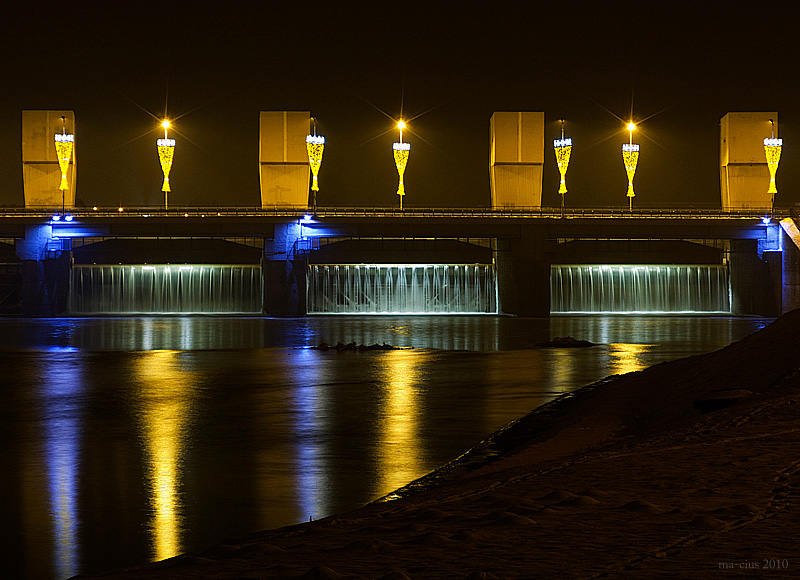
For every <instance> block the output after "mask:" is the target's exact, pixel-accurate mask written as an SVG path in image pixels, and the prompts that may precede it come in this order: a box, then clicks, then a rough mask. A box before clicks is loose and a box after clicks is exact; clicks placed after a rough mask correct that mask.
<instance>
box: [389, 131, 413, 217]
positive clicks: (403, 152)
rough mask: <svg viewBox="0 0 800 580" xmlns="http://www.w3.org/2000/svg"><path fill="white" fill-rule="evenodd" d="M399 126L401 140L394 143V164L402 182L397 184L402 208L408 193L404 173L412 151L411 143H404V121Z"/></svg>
mask: <svg viewBox="0 0 800 580" xmlns="http://www.w3.org/2000/svg"><path fill="white" fill-rule="evenodd" d="M397 128H398V129H400V142H399V143H392V149H393V151H394V164H395V166H396V167H397V174H398V175H399V176H400V184H399V185H398V186H397V195H399V196H400V209H403V196H404V195H405V194H406V189H405V186H404V185H403V174H404V173H405V171H406V164H408V154H409V152H410V151H411V144H410V143H403V129H405V128H406V124H405V122H404V121H400V122H399V123H397Z"/></svg>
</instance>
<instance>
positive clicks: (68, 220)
mask: <svg viewBox="0 0 800 580" xmlns="http://www.w3.org/2000/svg"><path fill="white" fill-rule="evenodd" d="M72 219H73V218H72V216H71V215H69V214H67V215H65V216H64V221H65V222H71V221H72Z"/></svg>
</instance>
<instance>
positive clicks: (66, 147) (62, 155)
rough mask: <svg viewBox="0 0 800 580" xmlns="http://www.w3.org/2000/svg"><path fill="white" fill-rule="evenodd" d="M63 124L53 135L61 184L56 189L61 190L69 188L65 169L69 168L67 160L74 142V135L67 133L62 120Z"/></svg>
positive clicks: (69, 158)
mask: <svg viewBox="0 0 800 580" xmlns="http://www.w3.org/2000/svg"><path fill="white" fill-rule="evenodd" d="M64 119H65V118H64V117H61V120H62V121H64ZM64 124H65V126H64V129H63V130H62V132H61V134H60V135H59V134H56V136H55V142H56V156H57V157H58V167H59V169H61V184H60V185H59V186H58V189H60V190H61V191H64V190H65V189H69V185H68V184H67V171H68V170H69V162H70V160H71V159H72V149H73V147H74V144H75V135H71V134H69V133H67V130H66V121H64Z"/></svg>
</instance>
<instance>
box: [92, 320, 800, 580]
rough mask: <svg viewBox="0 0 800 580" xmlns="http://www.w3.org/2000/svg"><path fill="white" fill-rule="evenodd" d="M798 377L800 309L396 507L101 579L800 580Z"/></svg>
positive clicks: (592, 401) (530, 432)
mask: <svg viewBox="0 0 800 580" xmlns="http://www.w3.org/2000/svg"><path fill="white" fill-rule="evenodd" d="M798 369H800V311H795V312H792V313H789V314H787V315H785V316H783V317H781V318H779V319H778V320H777V321H776V322H775V323H773V324H772V325H770V326H768V327H767V328H765V329H764V330H762V331H760V332H758V333H756V334H754V335H752V336H750V337H747V338H746V339H744V340H741V341H739V342H737V343H734V344H732V345H730V346H729V347H727V348H724V349H722V350H720V351H717V352H714V353H710V354H707V355H701V356H695V357H690V358H687V359H682V360H679V361H674V362H670V363H664V364H661V365H657V366H654V367H651V368H649V369H647V370H646V371H642V372H639V373H631V374H628V375H623V376H619V377H612V378H610V379H607V380H604V381H601V382H599V383H597V384H595V385H591V386H589V387H586V388H584V389H582V390H580V391H578V392H577V393H575V394H573V395H571V396H568V397H564V398H562V399H560V400H558V401H556V402H554V403H551V404H549V405H547V406H545V407H543V408H541V409H539V410H537V411H535V412H533V413H531V414H530V415H528V416H526V417H523V418H522V419H520V420H518V421H515V422H514V423H512V424H511V425H509V426H507V427H506V428H505V429H503V430H501V431H499V432H497V433H495V434H494V435H493V436H492V437H490V438H489V439H487V440H486V441H485V442H484V443H482V444H481V445H479V446H478V447H476V448H475V449H474V450H472V451H471V452H470V453H468V454H466V455H465V456H464V457H462V458H460V459H459V460H457V461H455V462H453V463H452V464H450V465H448V466H445V467H444V468H442V469H441V470H439V471H437V472H436V473H435V474H432V476H429V477H427V478H424V479H423V480H422V481H421V482H419V483H417V484H416V485H412V486H410V488H409V489H407V490H402V491H401V492H400V493H398V494H397V496H398V497H399V499H395V500H393V501H385V502H376V503H374V504H371V505H369V506H365V507H364V508H361V509H359V510H355V511H353V512H349V513H345V514H341V515H338V516H334V517H330V518H326V519H324V520H319V521H315V522H310V523H307V524H303V525H297V526H291V527H287V528H281V529H277V530H270V531H266V532H261V533H258V534H254V535H251V536H248V537H243V538H236V539H231V540H230V541H228V542H226V543H224V544H222V545H218V546H215V547H213V548H210V549H208V550H205V551H202V552H197V553H193V554H187V555H183V556H180V557H177V558H173V559H171V560H167V561H164V562H159V563H155V564H151V565H148V566H141V567H137V568H133V569H129V570H123V571H117V572H112V573H108V574H104V575H101V576H99V577H101V578H106V579H112V578H113V579H115V580H117V579H119V580H123V579H130V580H133V579H151V578H153V579H155V578H158V579H162V578H163V579H169V578H175V579H189V578H211V579H216V578H219V579H223V578H224V579H237V578H239V579H243V578H259V579H268V578H342V579H345V578H353V579H370V580H373V579H382V580H392V579H395V580H402V579H405V578H410V579H412V580H413V579H425V580H434V579H439V578H448V579H464V578H469V579H479V578H498V579H511V578H654V577H680V578H684V579H687V578H688V579H692V578H698V579H699V578H716V577H719V578H737V577H742V578H744V577H747V578H752V577H755V576H756V575H757V577H764V578H781V577H798V574H800V552H798V550H797V533H796V527H797V526H796V522H797V521H800V514H798V509H797V508H798V501H800V371H798ZM409 490H410V491H409Z"/></svg>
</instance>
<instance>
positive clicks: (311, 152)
mask: <svg viewBox="0 0 800 580" xmlns="http://www.w3.org/2000/svg"><path fill="white" fill-rule="evenodd" d="M306 149H307V150H308V164H309V165H310V166H311V176H312V179H311V191H312V192H314V207H315V208H316V207H317V192H318V191H319V183H318V181H317V175H319V168H320V166H321V165H322V151H323V149H325V137H323V136H322V135H317V134H316V131H315V132H314V135H308V136H307V137H306Z"/></svg>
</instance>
